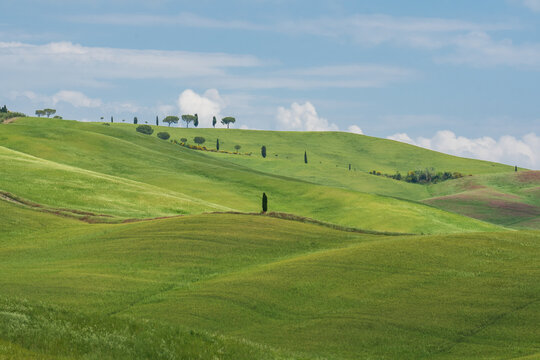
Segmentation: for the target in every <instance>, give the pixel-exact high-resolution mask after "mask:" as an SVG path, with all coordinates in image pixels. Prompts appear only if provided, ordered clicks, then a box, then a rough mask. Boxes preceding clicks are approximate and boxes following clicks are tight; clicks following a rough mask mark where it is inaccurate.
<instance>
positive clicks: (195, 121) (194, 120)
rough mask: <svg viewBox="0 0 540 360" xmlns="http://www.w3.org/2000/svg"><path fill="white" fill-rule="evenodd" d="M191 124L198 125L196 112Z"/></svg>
mask: <svg viewBox="0 0 540 360" xmlns="http://www.w3.org/2000/svg"><path fill="white" fill-rule="evenodd" d="M193 126H195V127H197V126H199V115H197V114H195V118H194V119H193Z"/></svg>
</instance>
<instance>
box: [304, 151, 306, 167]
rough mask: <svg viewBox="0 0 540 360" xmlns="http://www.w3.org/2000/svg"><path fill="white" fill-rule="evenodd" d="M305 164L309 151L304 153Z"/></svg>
mask: <svg viewBox="0 0 540 360" xmlns="http://www.w3.org/2000/svg"><path fill="white" fill-rule="evenodd" d="M304 164H307V151H304Z"/></svg>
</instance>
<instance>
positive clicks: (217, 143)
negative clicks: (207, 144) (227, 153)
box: [216, 139, 219, 150]
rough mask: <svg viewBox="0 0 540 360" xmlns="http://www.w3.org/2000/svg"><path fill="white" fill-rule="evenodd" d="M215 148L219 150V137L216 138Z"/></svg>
mask: <svg viewBox="0 0 540 360" xmlns="http://www.w3.org/2000/svg"><path fill="white" fill-rule="evenodd" d="M216 150H219V139H217V140H216Z"/></svg>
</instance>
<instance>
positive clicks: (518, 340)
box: [0, 118, 540, 360]
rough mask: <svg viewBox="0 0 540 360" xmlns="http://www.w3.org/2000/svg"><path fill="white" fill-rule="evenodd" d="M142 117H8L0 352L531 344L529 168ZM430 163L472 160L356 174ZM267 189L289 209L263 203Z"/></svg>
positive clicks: (425, 351) (492, 349)
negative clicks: (139, 120) (413, 175)
mask: <svg viewBox="0 0 540 360" xmlns="http://www.w3.org/2000/svg"><path fill="white" fill-rule="evenodd" d="M154 128H155V129H156V131H155V132H154V134H152V135H150V136H148V135H143V134H140V133H137V132H136V131H135V126H134V125H132V124H110V125H107V126H106V125H103V124H101V123H81V122H75V121H64V120H53V119H35V118H21V119H17V120H16V121H14V122H11V123H9V124H2V125H0V166H1V169H2V176H1V177H0V191H1V192H0V289H1V291H0V358H6V359H29V358H36V359H149V358H151V359H313V360H315V359H318V360H319V359H336V360H345V359H347V360H349V359H534V358H539V357H540V327H539V326H538V324H539V323H540V267H539V266H538V264H540V231H538V230H537V229H538V226H537V225H538V221H539V218H540V214H536V213H535V211H536V210H534V209H536V208H537V207H539V206H540V203H539V196H538V187H539V184H540V179H539V178H538V172H534V171H526V170H524V169H520V171H518V172H517V173H515V172H514V171H513V170H514V169H513V168H512V167H510V166H506V165H501V164H494V163H490V162H484V161H477V160H470V159H463V158H457V157H452V156H448V155H444V154H440V153H436V152H432V151H428V150H425V149H420V148H416V147H413V146H410V145H406V144H401V143H398V142H394V141H390V140H384V139H376V138H371V137H368V136H360V135H354V134H345V133H295V132H290V133H277V132H269V131H245V130H233V129H229V130H227V129H182V128H170V129H167V128H166V127H159V128H157V127H154ZM157 130H159V131H169V132H170V133H171V139H173V140H180V138H183V137H185V138H188V139H189V143H190V144H191V143H192V141H191V140H192V139H193V137H195V136H203V137H205V138H206V139H207V143H206V144H205V145H207V146H208V148H214V147H215V142H216V139H217V138H219V139H220V145H221V146H220V147H221V149H223V150H226V151H229V152H230V153H215V152H209V151H208V152H207V151H198V150H190V149H188V148H186V147H183V146H180V145H176V144H173V143H171V142H170V141H163V140H160V139H158V138H157V137H156V132H157ZM237 144H238V145H241V149H240V152H241V153H243V154H233V153H232V152H234V151H235V150H234V145H237ZM262 145H266V146H267V154H268V156H267V158H262V157H261V155H260V147H261V146H262ZM304 151H306V152H307V154H308V164H304V163H303V160H304V159H303V154H304ZM245 153H251V155H246V154H245ZM276 155H277V156H276ZM348 164H351V170H350V171H349V169H348ZM424 168H434V169H436V171H458V172H461V173H463V174H466V176H465V177H464V178H461V179H456V180H448V181H445V182H441V183H438V184H431V185H420V184H411V183H407V182H404V181H396V180H393V179H388V178H384V177H379V176H373V175H370V174H368V172H369V171H371V170H378V171H381V172H383V173H394V172H396V171H400V172H402V173H405V172H407V171H409V170H415V169H424ZM469 175H471V176H469ZM263 191H264V192H266V193H267V194H268V195H269V210H270V211H275V212H281V213H288V214H294V217H291V218H294V220H287V219H280V218H275V217H271V216H264V215H262V214H259V212H260V200H261V194H262V192H263ZM509 203H511V204H510V205H508V204H509ZM500 204H503V206H500ZM511 206H513V207H511ZM531 207H532V208H533V210H531ZM509 209H510V210H512V211H513V212H511V213H509V212H508V211H510V210H509ZM516 209H518V210H520V209H527V211H522V212H519V211H518V210H516ZM305 217H307V218H311V219H314V220H316V221H320V222H324V223H327V225H328V226H323V225H321V224H317V223H316V222H309V221H308V220H306V219H305ZM81 220H82V221H81ZM333 225H335V226H334V227H332V226H333ZM345 227H346V228H345ZM362 229H363V230H370V233H362V232H361V230H362ZM353 230H357V231H353ZM377 232H380V233H377ZM385 232H393V233H400V234H393V235H392V236H390V235H389V234H385Z"/></svg>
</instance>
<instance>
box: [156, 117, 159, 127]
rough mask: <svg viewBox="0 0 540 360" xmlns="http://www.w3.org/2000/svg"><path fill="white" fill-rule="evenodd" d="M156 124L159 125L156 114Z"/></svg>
mask: <svg viewBox="0 0 540 360" xmlns="http://www.w3.org/2000/svg"><path fill="white" fill-rule="evenodd" d="M156 126H159V119H158V117H157V115H156Z"/></svg>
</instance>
